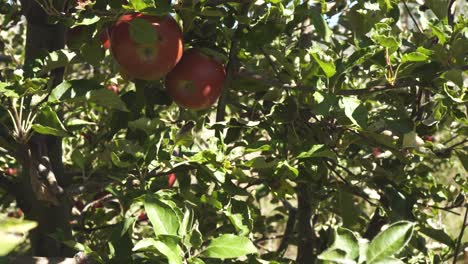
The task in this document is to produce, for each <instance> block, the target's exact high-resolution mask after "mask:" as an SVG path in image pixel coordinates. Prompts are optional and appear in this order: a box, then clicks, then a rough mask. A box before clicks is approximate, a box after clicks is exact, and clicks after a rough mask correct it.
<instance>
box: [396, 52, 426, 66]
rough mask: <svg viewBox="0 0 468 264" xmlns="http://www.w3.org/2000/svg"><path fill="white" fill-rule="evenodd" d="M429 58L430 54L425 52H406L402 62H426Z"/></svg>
mask: <svg viewBox="0 0 468 264" xmlns="http://www.w3.org/2000/svg"><path fill="white" fill-rule="evenodd" d="M428 59H429V56H427V55H426V54H424V53H421V52H417V51H416V52H410V53H406V54H405V55H403V58H401V62H402V63H405V62H425V61H428Z"/></svg>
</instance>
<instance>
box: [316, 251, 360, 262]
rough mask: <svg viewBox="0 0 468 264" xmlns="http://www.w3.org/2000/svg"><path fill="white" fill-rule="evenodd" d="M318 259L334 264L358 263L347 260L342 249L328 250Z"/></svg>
mask: <svg viewBox="0 0 468 264" xmlns="http://www.w3.org/2000/svg"><path fill="white" fill-rule="evenodd" d="M318 259H321V260H325V261H332V262H333V263H339V264H355V263H356V261H354V260H351V259H347V258H346V252H345V251H344V250H341V249H336V248H335V249H330V250H326V251H325V252H323V253H322V254H320V255H319V256H318Z"/></svg>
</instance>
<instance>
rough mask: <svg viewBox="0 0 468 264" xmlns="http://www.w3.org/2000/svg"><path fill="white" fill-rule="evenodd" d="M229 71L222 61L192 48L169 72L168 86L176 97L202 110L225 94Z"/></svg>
mask: <svg viewBox="0 0 468 264" xmlns="http://www.w3.org/2000/svg"><path fill="white" fill-rule="evenodd" d="M225 79H226V71H225V70H224V67H223V65H222V64H221V63H219V62H217V61H216V60H214V59H212V58H210V57H208V56H207V55H205V54H202V53H201V52H199V51H198V50H195V49H192V50H189V51H187V52H185V53H184V56H183V57H182V60H181V61H180V62H179V63H178V64H177V66H176V67H175V68H174V70H172V71H171V72H170V73H169V74H168V75H167V76H166V89H167V92H168V93H169V95H170V96H171V97H172V99H174V101H175V102H176V103H177V104H178V105H180V106H182V107H185V108H189V109H193V110H202V109H206V108H208V107H210V106H211V105H213V104H214V103H215V102H216V100H218V98H219V97H220V96H221V93H222V91H223V88H224V80H225Z"/></svg>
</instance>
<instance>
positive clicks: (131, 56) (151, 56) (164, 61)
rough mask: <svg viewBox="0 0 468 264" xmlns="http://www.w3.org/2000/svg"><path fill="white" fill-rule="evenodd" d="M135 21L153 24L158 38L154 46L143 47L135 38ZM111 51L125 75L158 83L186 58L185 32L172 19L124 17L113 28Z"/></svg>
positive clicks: (148, 16) (141, 16) (134, 15)
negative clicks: (132, 32) (140, 20)
mask: <svg viewBox="0 0 468 264" xmlns="http://www.w3.org/2000/svg"><path fill="white" fill-rule="evenodd" d="M135 19H144V20H146V21H147V22H149V23H150V24H151V26H152V28H153V29H154V33H155V36H156V38H155V39H156V40H155V41H154V43H139V42H137V41H136V40H135V39H133V38H132V35H131V33H130V24H131V23H132V21H135ZM111 51H112V54H113V56H114V58H115V60H116V61H117V62H118V63H119V65H120V67H121V68H122V69H121V71H122V72H124V73H125V74H126V75H128V76H129V77H130V78H137V79H142V80H158V79H160V78H161V77H163V76H164V75H166V74H167V73H168V72H169V71H171V70H172V69H173V68H174V66H175V65H176V64H177V63H178V62H179V60H180V58H181V57H182V53H183V43H182V31H181V29H180V27H179V24H177V22H176V21H175V20H174V18H172V17H171V16H170V15H166V16H162V17H156V16H150V15H144V14H140V13H133V14H127V15H123V16H121V17H120V18H119V20H118V21H117V22H116V23H115V25H114V26H113V28H112V33H111Z"/></svg>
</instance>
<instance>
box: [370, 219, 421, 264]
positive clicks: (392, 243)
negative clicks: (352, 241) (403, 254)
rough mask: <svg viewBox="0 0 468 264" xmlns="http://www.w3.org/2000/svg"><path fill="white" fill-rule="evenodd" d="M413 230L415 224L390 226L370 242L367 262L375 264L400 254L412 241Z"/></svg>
mask: <svg viewBox="0 0 468 264" xmlns="http://www.w3.org/2000/svg"><path fill="white" fill-rule="evenodd" d="M413 230H414V224H413V223H411V222H407V221H401V222H396V223H394V224H392V225H390V226H389V227H388V228H387V229H385V230H384V231H382V232H380V233H379V234H378V235H377V236H376V237H375V238H374V239H373V240H372V241H371V242H370V244H369V247H368V248H367V252H366V257H367V262H368V263H374V262H375V261H378V260H381V259H384V258H387V257H392V256H393V255H394V254H396V253H398V252H400V251H401V250H402V249H403V248H404V247H405V246H406V244H408V242H409V240H410V239H411V236H412V235H413Z"/></svg>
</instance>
